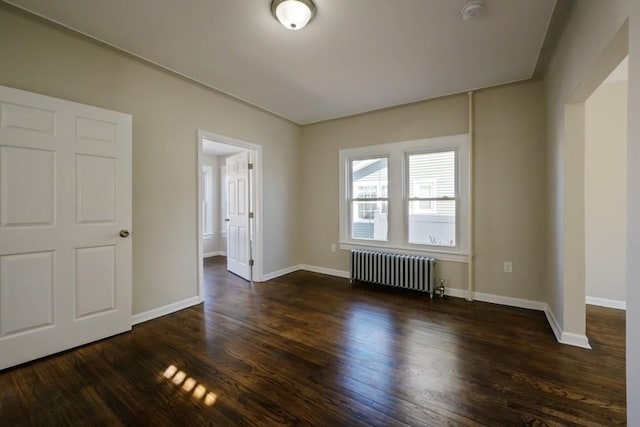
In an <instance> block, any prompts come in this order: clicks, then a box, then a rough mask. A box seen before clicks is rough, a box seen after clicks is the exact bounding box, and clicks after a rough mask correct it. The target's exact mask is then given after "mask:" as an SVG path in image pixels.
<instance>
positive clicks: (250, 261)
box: [249, 259, 254, 267]
mask: <svg viewBox="0 0 640 427" xmlns="http://www.w3.org/2000/svg"><path fill="white" fill-rule="evenodd" d="M253 264H254V261H253V260H252V259H250V260H249V267H253Z"/></svg>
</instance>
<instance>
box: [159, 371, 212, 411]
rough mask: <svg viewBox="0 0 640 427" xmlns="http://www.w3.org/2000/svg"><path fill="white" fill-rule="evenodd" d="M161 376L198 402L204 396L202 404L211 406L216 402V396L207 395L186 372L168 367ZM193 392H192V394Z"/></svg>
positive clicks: (203, 388) (203, 387) (201, 386)
mask: <svg viewBox="0 0 640 427" xmlns="http://www.w3.org/2000/svg"><path fill="white" fill-rule="evenodd" d="M162 376H163V377H165V378H166V379H168V380H169V381H171V382H172V383H173V384H175V385H176V386H179V387H180V389H181V390H182V391H184V392H186V393H191V395H192V396H193V398H194V399H196V400H200V399H202V397H203V396H204V401H203V402H204V404H205V405H207V406H211V405H213V404H214V403H216V400H218V395H217V394H215V393H213V392H211V391H210V392H208V393H207V388H206V387H205V386H203V385H202V384H198V382H197V381H196V380H195V379H193V378H191V377H190V376H188V375H187V373H186V372H184V371H180V370H178V368H177V367H176V366H175V365H169V366H168V367H167V369H165V371H164V372H163V373H162ZM192 391H193V392H192Z"/></svg>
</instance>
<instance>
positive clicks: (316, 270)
mask: <svg viewBox="0 0 640 427" xmlns="http://www.w3.org/2000/svg"><path fill="white" fill-rule="evenodd" d="M300 270H305V271H311V272H313V273H320V274H326V275H328V276H335V277H342V278H343V279H348V278H349V277H351V275H350V274H349V272H348V271H344V270H334V269H333V268H326V267H317V266H315V265H308V264H300Z"/></svg>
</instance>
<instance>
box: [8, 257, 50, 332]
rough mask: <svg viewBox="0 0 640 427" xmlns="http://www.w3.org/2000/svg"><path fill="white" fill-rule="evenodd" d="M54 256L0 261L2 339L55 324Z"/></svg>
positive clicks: (14, 258) (13, 258)
mask: <svg viewBox="0 0 640 427" xmlns="http://www.w3.org/2000/svg"><path fill="white" fill-rule="evenodd" d="M54 285H55V268H54V252H53V251H47V252H36V253H27V254H15V255H4V256H2V257H0V335H1V336H3V337H5V336H8V335H12V334H17V333H20V332H26V331H34V330H37V329H40V328H42V327H47V326H50V325H52V324H53V303H54V301H53V298H54V297H53V295H54Z"/></svg>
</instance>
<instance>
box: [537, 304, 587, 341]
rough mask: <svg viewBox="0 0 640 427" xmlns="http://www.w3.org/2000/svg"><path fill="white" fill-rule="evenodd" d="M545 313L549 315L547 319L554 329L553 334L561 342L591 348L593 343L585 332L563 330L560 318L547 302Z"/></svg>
mask: <svg viewBox="0 0 640 427" xmlns="http://www.w3.org/2000/svg"><path fill="white" fill-rule="evenodd" d="M544 314H545V315H546V316H547V321H548V322H549V325H550V326H551V329H552V330H553V334H554V335H555V336H556V340H558V342H559V343H560V344H567V345H572V346H575V347H581V348H586V349H589V350H591V345H590V344H589V338H587V336H586V335H585V334H574V333H573V332H565V331H563V330H562V327H561V326H560V323H558V319H556V316H555V315H554V314H553V310H551V307H550V306H549V304H546V303H545V309H544Z"/></svg>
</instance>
